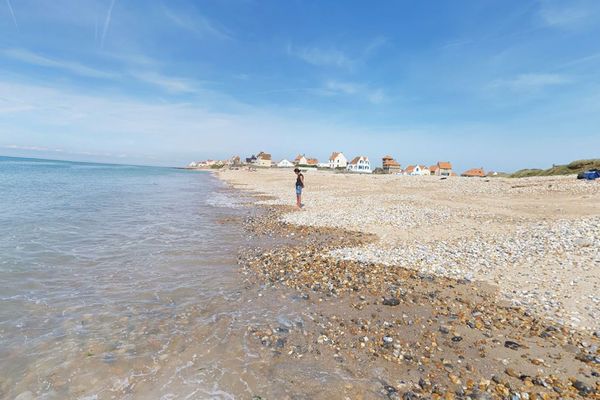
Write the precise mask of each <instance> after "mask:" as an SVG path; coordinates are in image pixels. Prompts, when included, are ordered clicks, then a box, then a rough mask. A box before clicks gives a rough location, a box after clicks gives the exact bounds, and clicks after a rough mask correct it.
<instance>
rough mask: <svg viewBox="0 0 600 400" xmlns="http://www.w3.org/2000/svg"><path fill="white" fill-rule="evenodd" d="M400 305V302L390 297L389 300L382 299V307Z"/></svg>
mask: <svg viewBox="0 0 600 400" xmlns="http://www.w3.org/2000/svg"><path fill="white" fill-rule="evenodd" d="M399 304H400V300H398V299H397V298H395V297H390V298H384V299H383V305H384V306H397V305H399Z"/></svg>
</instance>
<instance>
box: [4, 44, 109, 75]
mask: <svg viewBox="0 0 600 400" xmlns="http://www.w3.org/2000/svg"><path fill="white" fill-rule="evenodd" d="M2 54H3V55H4V56H6V57H8V58H12V59H13V60H17V61H20V62H24V63H27V64H31V65H37V66H40V67H48V68H56V69H61V70H64V71H67V72H70V73H73V74H75V75H80V76H86V77H89V78H99V79H109V78H115V77H117V74H114V73H111V72H106V71H101V70H99V69H95V68H90V67H87V66H85V65H83V64H80V63H77V62H73V61H65V60H57V59H52V58H48V57H44V56H41V55H39V54H36V53H32V52H30V51H29V50H25V49H8V50H4V51H2Z"/></svg>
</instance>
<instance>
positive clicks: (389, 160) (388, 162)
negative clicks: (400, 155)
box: [383, 156, 400, 167]
mask: <svg viewBox="0 0 600 400" xmlns="http://www.w3.org/2000/svg"><path fill="white" fill-rule="evenodd" d="M383 166H384V167H399V166H400V164H398V162H397V161H396V160H394V158H393V157H392V156H385V157H383Z"/></svg>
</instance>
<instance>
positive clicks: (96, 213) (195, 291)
mask: <svg viewBox="0 0 600 400" xmlns="http://www.w3.org/2000/svg"><path fill="white" fill-rule="evenodd" d="M0 190H1V195H0V399H15V398H16V399H18V400H28V399H82V400H92V399H164V400H167V399H236V398H242V399H245V398H248V399H250V398H265V397H261V395H262V396H264V394H265V393H267V394H268V393H271V397H270V398H275V397H277V396H278V395H277V393H278V391H277V390H278V389H277V387H280V386H282V385H285V382H283V381H281V382H278V381H277V380H278V379H281V380H285V378H277V376H281V374H279V375H278V374H276V373H275V372H277V371H275V372H274V371H273V365H274V361H273V359H272V358H271V357H272V356H271V355H267V356H265V355H264V354H263V353H264V352H263V353H261V352H260V351H259V350H260V345H258V347H257V344H256V340H255V339H254V338H253V337H252V336H251V335H250V334H249V333H248V332H249V331H248V329H249V327H250V326H255V325H258V326H261V325H265V326H267V325H281V324H284V325H288V326H289V325H292V324H294V323H297V322H298V321H301V320H302V319H303V318H306V310H304V309H303V307H301V306H300V305H299V304H296V303H295V302H294V301H280V300H281V298H285V296H287V295H286V294H281V293H278V294H276V296H280V297H278V299H277V300H275V301H274V299H273V298H268V296H267V295H265V296H264V297H262V294H261V293H259V292H258V291H259V290H260V287H259V288H252V287H248V285H247V284H246V283H245V281H244V279H243V277H242V276H241V274H240V271H239V267H238V265H237V256H238V252H239V250H240V247H242V246H251V245H252V243H251V242H250V240H251V239H249V238H248V237H247V235H246V234H245V232H244V230H243V228H242V226H241V224H240V223H236V222H235V221H237V220H241V219H243V218H245V217H246V216H247V215H248V213H250V212H251V211H249V208H248V207H247V206H245V205H244V198H243V196H242V195H241V194H239V193H232V191H231V189H229V188H227V187H225V185H224V184H223V183H222V182H221V181H219V180H218V179H217V178H216V177H214V176H213V175H212V174H211V173H210V172H200V171H188V170H181V169H173V168H159V167H145V166H131V165H107V164H94V163H83V162H67V161H51V160H39V159H25V158H11V157H0ZM232 221H233V222H232ZM273 296H275V294H273ZM288 368H293V366H291V367H289V366H288ZM279 372H280V371H279ZM290 374H293V371H290ZM319 379H320V378H319ZM282 393H283V392H282ZM282 396H283V395H282ZM281 398H283V397H281Z"/></svg>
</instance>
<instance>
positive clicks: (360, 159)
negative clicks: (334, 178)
mask: <svg viewBox="0 0 600 400" xmlns="http://www.w3.org/2000/svg"><path fill="white" fill-rule="evenodd" d="M346 169H347V170H348V171H351V172H360V173H363V174H370V173H371V163H370V162H369V157H365V156H357V157H354V158H353V159H352V161H350V163H349V164H348V165H347V166H346Z"/></svg>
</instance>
